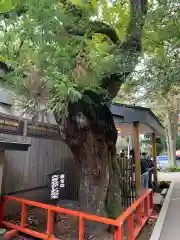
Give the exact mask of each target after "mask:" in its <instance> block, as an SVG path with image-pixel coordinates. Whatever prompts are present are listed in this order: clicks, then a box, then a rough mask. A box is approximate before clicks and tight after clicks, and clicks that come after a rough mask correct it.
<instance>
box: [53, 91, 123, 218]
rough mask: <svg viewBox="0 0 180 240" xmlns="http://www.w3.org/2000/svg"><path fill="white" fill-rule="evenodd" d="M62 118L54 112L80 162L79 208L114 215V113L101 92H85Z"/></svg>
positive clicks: (117, 175) (117, 195) (116, 188)
mask: <svg viewBox="0 0 180 240" xmlns="http://www.w3.org/2000/svg"><path fill="white" fill-rule="evenodd" d="M68 112H69V115H68V117H67V118H66V119H65V120H64V121H63V124H62V121H61V120H60V119H59V118H58V115H57V114H56V113H55V116H56V120H57V122H58V123H59V124H60V125H61V131H62V134H63V135H64V137H65V140H66V142H67V144H68V145H69V147H70V149H71V150H72V153H73V154H74V157H75V159H76V160H77V161H78V162H79V163H80V168H81V171H80V188H79V201H80V207H81V210H82V211H85V212H89V213H94V214H97V215H103V216H109V217H111V218H115V217H116V216H117V215H119V213H120V211H121V203H120V170H119V166H118V162H117V158H116V139H117V132H116V128H115V125H114V121H113V116H112V114H111V112H110V110H109V108H108V106H107V105H105V104H104V103H102V102H101V98H100V96H98V95H96V94H94V93H92V92H87V93H86V94H85V95H84V97H83V98H82V99H81V100H80V101H79V102H78V103H76V104H72V105H71V104H69V109H68Z"/></svg>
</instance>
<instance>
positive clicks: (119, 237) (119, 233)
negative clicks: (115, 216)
mask: <svg viewBox="0 0 180 240" xmlns="http://www.w3.org/2000/svg"><path fill="white" fill-rule="evenodd" d="M114 240H123V228H122V223H121V224H120V226H118V227H117V229H116V231H115V235H114Z"/></svg>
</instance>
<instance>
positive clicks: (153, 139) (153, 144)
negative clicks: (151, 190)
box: [152, 133, 158, 189]
mask: <svg viewBox="0 0 180 240" xmlns="http://www.w3.org/2000/svg"><path fill="white" fill-rule="evenodd" d="M152 157H153V161H154V187H155V189H157V187H158V174H157V161H156V133H152Z"/></svg>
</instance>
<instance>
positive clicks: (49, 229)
mask: <svg viewBox="0 0 180 240" xmlns="http://www.w3.org/2000/svg"><path fill="white" fill-rule="evenodd" d="M52 232H53V211H52V210H50V209H48V219H47V235H48V236H51V235H52Z"/></svg>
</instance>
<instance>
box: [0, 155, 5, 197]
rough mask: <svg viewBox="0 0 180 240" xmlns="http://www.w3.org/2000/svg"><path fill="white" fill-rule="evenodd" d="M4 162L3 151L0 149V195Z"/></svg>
mask: <svg viewBox="0 0 180 240" xmlns="http://www.w3.org/2000/svg"><path fill="white" fill-rule="evenodd" d="M4 162H5V151H4V150H0V195H1V193H2V181H3V170H4Z"/></svg>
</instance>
